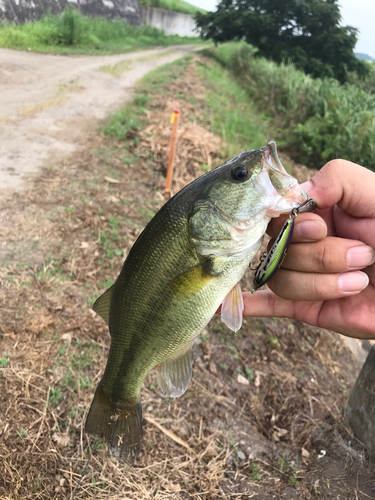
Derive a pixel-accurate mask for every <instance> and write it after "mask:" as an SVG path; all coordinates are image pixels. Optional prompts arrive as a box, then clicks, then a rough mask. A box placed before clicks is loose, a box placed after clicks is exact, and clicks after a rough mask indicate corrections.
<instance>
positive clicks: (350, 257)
mask: <svg viewBox="0 0 375 500" xmlns="http://www.w3.org/2000/svg"><path fill="white" fill-rule="evenodd" d="M346 258H347V263H348V267H367V266H370V265H371V264H373V263H374V262H375V252H374V250H373V249H372V248H371V247H368V246H361V247H354V248H351V249H350V250H348V253H347V255H346Z"/></svg>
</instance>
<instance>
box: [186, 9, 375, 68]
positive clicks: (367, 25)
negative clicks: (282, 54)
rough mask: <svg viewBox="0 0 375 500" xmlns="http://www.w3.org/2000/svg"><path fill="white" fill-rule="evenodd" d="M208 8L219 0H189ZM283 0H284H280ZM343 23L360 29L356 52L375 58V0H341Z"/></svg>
mask: <svg viewBox="0 0 375 500" xmlns="http://www.w3.org/2000/svg"><path fill="white" fill-rule="evenodd" d="M187 1H188V2H189V3H191V4H193V5H196V6H197V7H202V9H206V10H216V9H215V5H216V4H217V0H187ZM280 1H282V0H280ZM339 3H340V5H341V15H342V24H343V25H345V26H354V27H355V28H358V29H359V35H358V43H357V46H356V48H355V51H356V52H363V53H365V54H369V55H370V56H371V57H374V58H375V0H339Z"/></svg>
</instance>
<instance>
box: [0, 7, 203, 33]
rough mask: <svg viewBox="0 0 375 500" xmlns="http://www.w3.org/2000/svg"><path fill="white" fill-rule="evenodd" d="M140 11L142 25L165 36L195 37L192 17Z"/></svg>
mask: <svg viewBox="0 0 375 500" xmlns="http://www.w3.org/2000/svg"><path fill="white" fill-rule="evenodd" d="M0 1H1V0H0ZM140 10H141V19H142V23H144V24H148V25H150V26H155V28H159V29H162V30H164V31H165V33H166V34H167V35H180V36H197V33H196V32H195V31H194V28H195V22H194V19H193V17H192V16H189V15H187V14H180V13H179V12H171V11H170V10H164V9H156V8H154V7H142V6H140Z"/></svg>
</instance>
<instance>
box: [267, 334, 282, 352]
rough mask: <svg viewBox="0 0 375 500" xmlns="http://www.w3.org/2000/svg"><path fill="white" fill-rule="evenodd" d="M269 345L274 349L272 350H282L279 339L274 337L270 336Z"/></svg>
mask: <svg viewBox="0 0 375 500" xmlns="http://www.w3.org/2000/svg"><path fill="white" fill-rule="evenodd" d="M269 343H270V346H271V347H272V349H279V348H280V342H279V339H278V338H277V337H275V336H274V335H271V336H270V338H269Z"/></svg>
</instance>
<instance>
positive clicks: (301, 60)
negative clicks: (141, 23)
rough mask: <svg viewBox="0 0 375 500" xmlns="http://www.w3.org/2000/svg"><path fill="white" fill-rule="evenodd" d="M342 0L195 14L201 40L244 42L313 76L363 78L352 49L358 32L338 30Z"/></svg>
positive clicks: (275, 0) (238, 6) (249, 2)
mask: <svg viewBox="0 0 375 500" xmlns="http://www.w3.org/2000/svg"><path fill="white" fill-rule="evenodd" d="M337 2H338V0H221V2H220V3H219V4H218V7H217V11H216V12H208V13H207V14H202V13H197V14H196V17H195V19H196V23H197V28H198V31H199V32H200V36H201V37H202V38H204V39H213V40H214V41H215V43H216V44H217V43H220V42H226V41H229V40H246V42H247V43H249V44H251V45H254V46H255V47H256V48H257V49H258V51H257V54H256V55H258V56H264V57H266V58H268V59H272V60H274V61H276V62H281V61H283V60H286V59H288V60H292V61H293V62H294V64H295V65H296V66H297V67H298V68H300V69H302V70H304V71H305V72H306V73H309V74H311V75H312V76H315V77H323V76H328V77H334V78H337V79H338V80H339V81H341V82H344V81H346V79H347V72H348V71H355V72H357V73H358V75H360V76H365V75H366V74H367V72H368V69H367V66H366V65H365V64H364V63H363V62H362V61H360V60H359V59H357V57H356V56H355V55H354V52H353V49H354V46H355V44H356V42H357V32H358V30H357V29H356V28H353V27H351V26H340V21H341V14H340V8H339V6H338V3H337Z"/></svg>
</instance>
